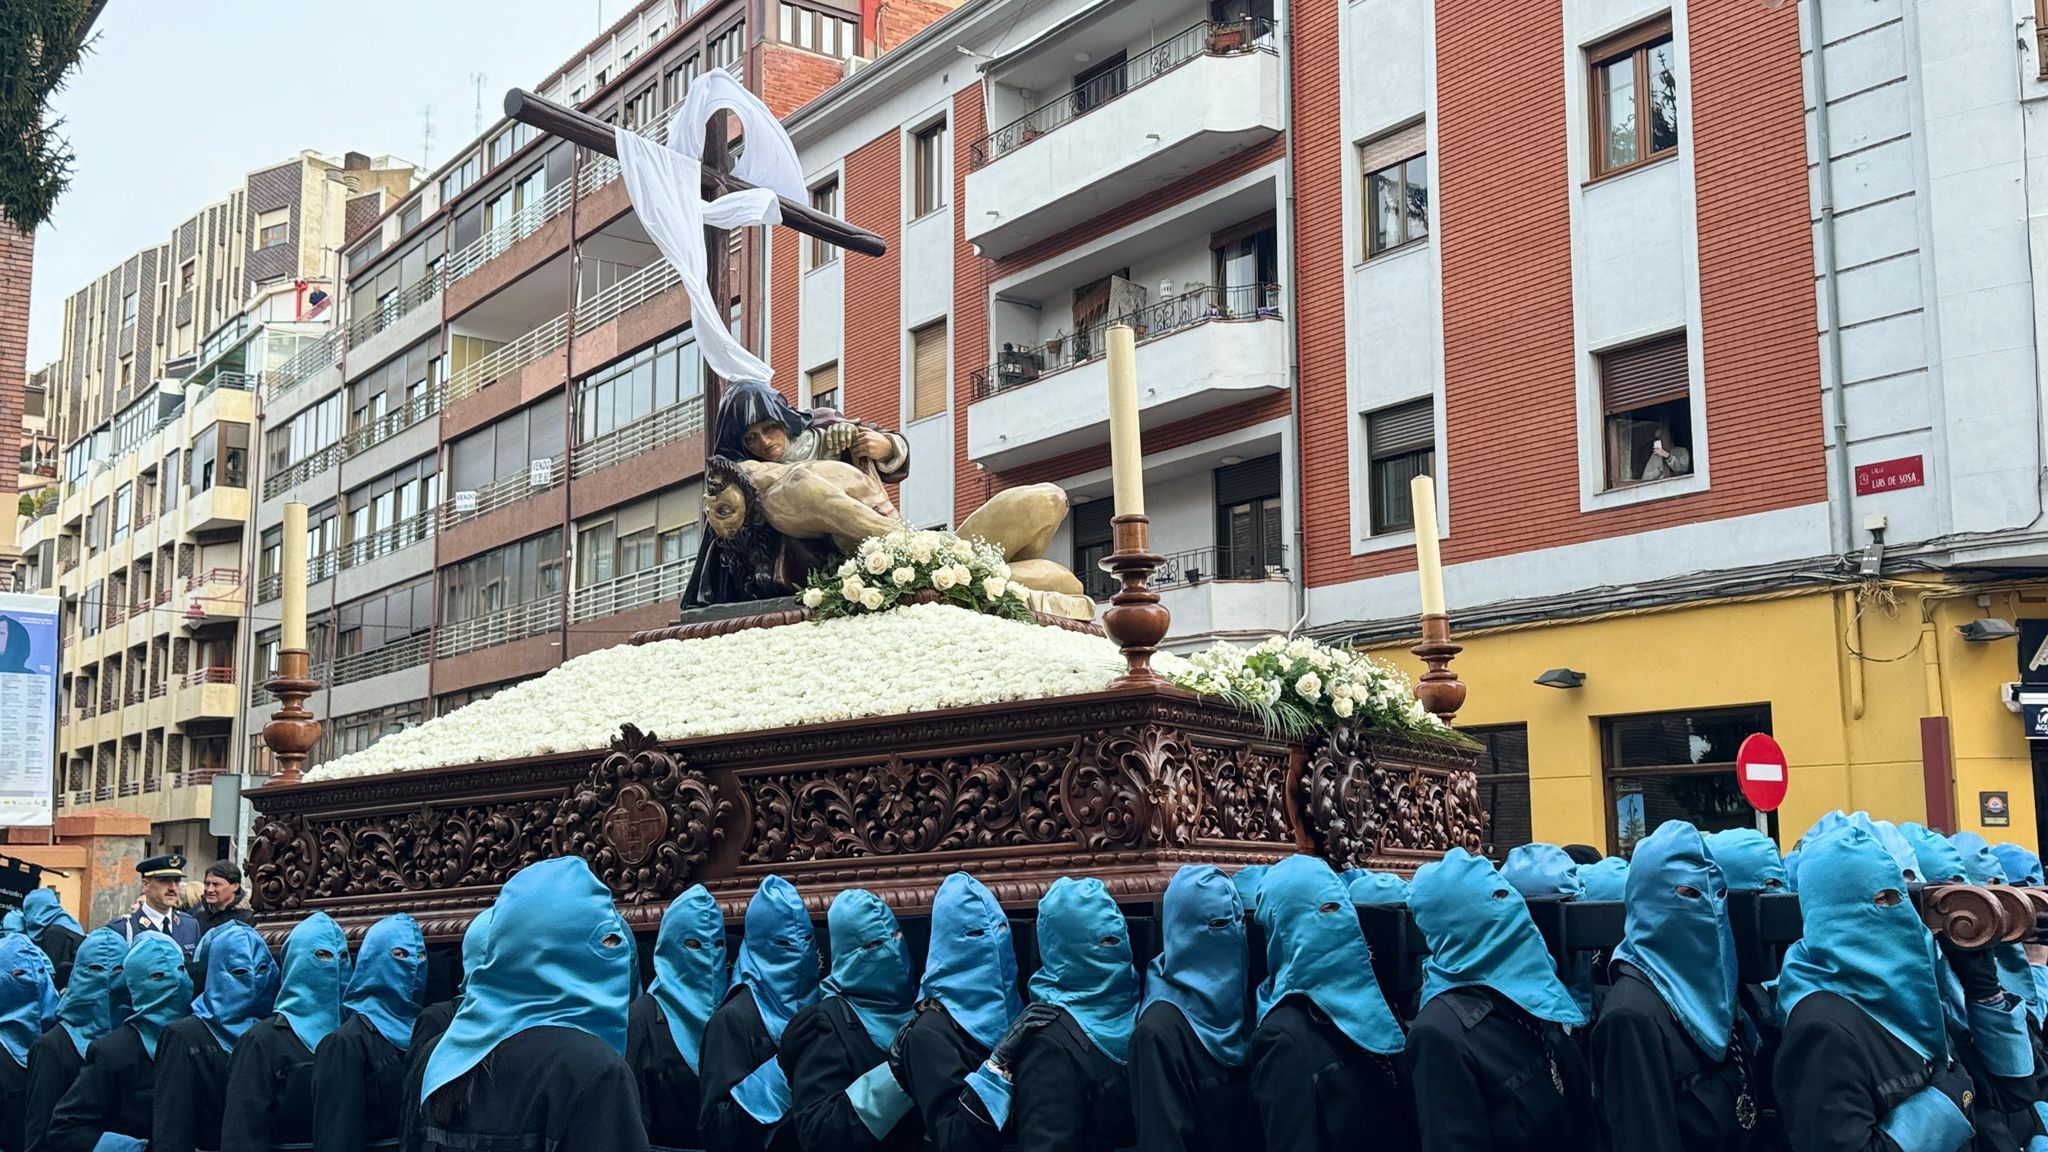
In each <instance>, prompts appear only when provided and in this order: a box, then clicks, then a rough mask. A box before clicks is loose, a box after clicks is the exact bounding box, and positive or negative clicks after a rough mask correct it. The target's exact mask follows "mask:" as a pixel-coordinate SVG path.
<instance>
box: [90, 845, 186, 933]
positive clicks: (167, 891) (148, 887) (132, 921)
mask: <svg viewBox="0 0 2048 1152" xmlns="http://www.w3.org/2000/svg"><path fill="white" fill-rule="evenodd" d="M135 871H137V872H138V873H140V874H141V875H142V899H140V900H138V901H136V902H135V908H134V910H133V911H131V912H129V913H128V914H127V915H126V916H122V917H120V918H118V919H116V920H115V921H114V922H113V923H112V924H110V925H108V927H110V928H112V929H113V930H114V931H116V932H119V933H120V934H121V938H122V939H124V940H127V941H128V942H129V943H131V944H132V943H134V942H135V938H136V937H138V936H140V935H142V934H143V933H145V932H161V933H163V934H164V935H166V936H169V937H170V938H171V939H172V940H174V941H176V942H177V945H178V947H179V948H180V949H181V950H183V951H184V953H185V958H186V959H187V960H190V959H191V958H192V951H193V949H195V948H197V947H198V946H199V921H198V920H196V919H194V918H193V917H191V916H188V915H186V914H185V913H183V912H180V911H178V885H179V884H180V883H182V882H183V881H184V879H185V857H184V856H183V855H182V854H180V853H177V852H167V853H165V854H164V855H162V856H151V857H150V858H149V859H147V860H144V861H143V862H141V863H140V864H137V865H136V866H135Z"/></svg>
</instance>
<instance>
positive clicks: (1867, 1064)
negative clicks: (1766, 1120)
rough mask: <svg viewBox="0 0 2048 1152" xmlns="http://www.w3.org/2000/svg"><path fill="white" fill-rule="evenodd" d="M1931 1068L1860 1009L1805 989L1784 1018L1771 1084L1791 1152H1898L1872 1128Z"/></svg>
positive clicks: (1926, 1081)
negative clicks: (1804, 994) (1776, 1092)
mask: <svg viewBox="0 0 2048 1152" xmlns="http://www.w3.org/2000/svg"><path fill="white" fill-rule="evenodd" d="M1937 1071H1938V1069H1937V1068H1936V1066H1935V1065H1934V1064H1933V1063H1932V1062H1930V1061H1927V1060H1923V1059H1921V1058H1920V1054H1919V1053H1917V1052H1915V1051H1913V1050H1912V1049H1911V1048H1909V1047H1907V1046H1906V1044H1905V1042H1904V1041H1902V1040H1900V1039H1899V1038H1898V1037H1896V1036H1894V1035H1892V1034H1891V1033H1890V1032H1887V1031H1885V1029H1884V1026H1883V1025H1881V1024H1879V1023H1878V1022H1877V1021H1875V1020H1873V1019H1871V1018H1870V1016H1869V1014H1868V1013H1866V1012H1864V1011H1863V1010H1862V1009H1861V1008H1858V1007H1856V1006H1855V1005H1854V1004H1852V1003H1850V1002H1849V1001H1848V1000H1845V999H1843V998H1842V997H1840V996H1837V995H1835V994H1834V993H1832V992H1811V993H1808V994H1807V995H1806V996H1805V997H1804V998H1802V999H1801V1000H1800V1001H1799V1003H1798V1005H1797V1006H1796V1007H1794V1008H1793V1009H1792V1014H1791V1016H1790V1017H1789V1018H1787V1019H1786V1021H1785V1034H1784V1039H1783V1040H1782V1041H1781V1042H1780V1046H1779V1049H1778V1061H1777V1064H1776V1066H1775V1067H1774V1069H1773V1072H1772V1079H1773V1080H1774V1081H1775V1082H1776V1085H1777V1090H1778V1106H1779V1109H1780V1111H1781V1114H1782V1116H1783V1117H1784V1121H1785V1134H1786V1136H1787V1137H1788V1140H1789V1142H1790V1144H1791V1146H1792V1148H1793V1150H1794V1152H1897V1149H1898V1146H1897V1145H1896V1144H1894V1143H1893V1142H1892V1139H1891V1137H1889V1136H1886V1135H1884V1134H1883V1133H1882V1132H1880V1131H1879V1130H1878V1126H1879V1125H1881V1124H1883V1123H1884V1121H1885V1118H1886V1117H1887V1116H1890V1115H1891V1111H1892V1109H1893V1108H1896V1107H1897V1106H1898V1105H1899V1103H1900V1102H1901V1101H1904V1100H1905V1099H1907V1098H1908V1097H1911V1096H1913V1095H1915V1094H1917V1093H1918V1092H1920V1091H1921V1090H1922V1089H1924V1088H1926V1087H1928V1086H1929V1085H1930V1084H1932V1083H1933V1082H1934V1079H1935V1075H1936V1073H1937Z"/></svg>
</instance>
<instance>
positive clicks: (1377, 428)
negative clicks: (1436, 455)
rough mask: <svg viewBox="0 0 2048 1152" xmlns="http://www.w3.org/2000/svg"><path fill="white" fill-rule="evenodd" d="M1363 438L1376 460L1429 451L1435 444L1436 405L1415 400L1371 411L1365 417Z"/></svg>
mask: <svg viewBox="0 0 2048 1152" xmlns="http://www.w3.org/2000/svg"><path fill="white" fill-rule="evenodd" d="M1365 439H1366V450H1367V451H1368V452H1369V453H1370V454H1371V455H1372V457H1373V459H1375V460H1377V459H1379V458H1380V457H1382V456H1405V455H1407V454H1408V453H1410V452H1427V451H1430V450H1431V449H1433V448H1435V447H1436V411H1435V405H1434V404H1432V403H1431V402H1430V401H1428V400H1417V401H1415V402H1414V403H1412V404H1402V405H1400V406H1398V407H1395V408H1385V409H1382V410H1380V411H1378V412H1374V413H1372V414H1370V415H1368V416H1367V417H1366V418H1365Z"/></svg>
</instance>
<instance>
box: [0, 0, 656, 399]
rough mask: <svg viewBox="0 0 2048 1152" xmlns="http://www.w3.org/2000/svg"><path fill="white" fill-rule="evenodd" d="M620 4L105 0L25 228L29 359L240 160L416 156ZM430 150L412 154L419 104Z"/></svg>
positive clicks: (487, 108) (231, 180)
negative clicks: (66, 167) (52, 174)
mask: <svg viewBox="0 0 2048 1152" xmlns="http://www.w3.org/2000/svg"><path fill="white" fill-rule="evenodd" d="M628 3H629V0H601V2H600V0H353V2H352V3H347V4H338V3H317V2H315V3H290V2H287V0H111V3H109V4H108V5H107V9H106V12H105V13H104V14H103V15H102V16H101V17H100V22H99V25H98V31H99V39H98V41H97V42H96V43H95V45H94V51H93V53H92V54H91V55H90V56H88V57H87V58H86V61H85V65H84V67H83V68H82V69H80V70H79V72H78V73H77V74H76V75H75V77H74V78H73V80H72V81H71V86H70V87H69V88H68V89H66V90H65V91H64V92H62V93H60V94H58V96H57V98H56V100H55V101H54V108H55V112H56V115H58V116H60V117H62V118H63V120H64V127H63V132H64V133H65V135H66V136H67V137H69V139H70V141H71V145H72V149H73V151H74V152H76V154H77V157H78V163H77V168H76V170H75V172H74V174H73V177H72V182H71V190H70V191H69V192H67V193H65V195H64V197H63V199H62V200H60V201H59V202H58V204H57V211H56V215H55V216H54V218H53V219H52V220H51V221H50V223H48V224H46V225H44V226H43V228H42V230H41V231H40V232H38V233H37V235H36V267H35V291H34V300H33V306H32V309H31V313H30V321H29V368H30V370H34V369H36V368H38V367H41V366H42V365H43V364H44V363H46V362H48V361H49V360H51V359H53V358H55V356H56V355H57V351H58V348H59V345H60V344H61V343H62V340H63V334H64V333H63V326H64V299H65V297H67V296H70V295H71V294H72V293H73V292H76V291H78V290H79V289H80V288H83V287H84V286H85V285H86V284H88V283H90V282H91V281H92V280H94V279H95V278H97V277H98V276H99V275H100V274H101V273H103V272H105V271H106V270H107V269H109V268H112V267H113V266H115V265H116V264H119V263H120V262H121V261H123V260H125V259H127V258H128V256H129V255H130V254H132V253H134V252H135V251H137V250H138V249H141V248H146V247H148V246H150V245H152V244H159V243H162V242H164V241H165V240H167V239H168V238H169V236H170V230H171V228H172V226H173V225H175V224H177V223H178V222H179V221H181V220H184V219H185V218H187V217H189V216H191V215H192V214H193V213H194V212H196V211H197V210H198V209H199V208H200V207H201V206H203V205H206V204H210V203H213V202H214V201H216V200H220V199H223V198H225V197H226V195H227V194H228V192H229V191H230V190H232V189H235V188H238V187H240V186H241V181H242V177H243V176H244V175H245V174H247V173H248V172H250V171H252V170H254V169H256V168H261V167H264V166H266V165H269V164H273V163H276V162H277V161H280V160H284V159H288V158H290V157H292V156H296V155H297V154H298V153H299V152H300V151H301V150H302V149H311V150H313V151H316V152H319V153H321V154H322V155H326V156H333V157H338V156H340V155H341V154H342V153H343V152H348V151H356V152H365V153H368V154H369V155H372V156H382V155H392V156H398V157H402V158H403V159H406V160H409V161H412V162H414V163H417V164H420V165H421V167H422V168H424V169H427V170H431V169H433V168H435V167H437V166H439V165H440V164H441V163H442V162H443V161H445V160H447V159H448V158H449V157H450V156H451V155H452V154H453V152H454V150H455V149H456V148H459V147H461V146H462V145H463V144H465V143H467V142H469V141H470V140H473V139H475V138H476V132H475V125H476V88H475V87H474V85H472V84H471V82H470V76H471V74H472V73H476V72H481V73H483V74H485V75H486V76H487V77H489V79H488V80H487V81H486V82H485V84H484V88H483V91H484V123H485V124H489V123H491V122H492V120H493V119H494V118H495V117H496V116H497V115H498V113H497V111H496V110H497V108H498V107H499V104H500V101H501V99H502V98H503V96H504V93H505V90H506V89H507V88H512V87H530V86H533V85H537V84H538V83H539V82H540V81H541V79H542V78H543V77H545V76H546V75H547V74H548V73H549V72H551V71H553V70H554V69H555V68H556V67H558V66H560V65H561V64H562V63H564V62H565V61H566V59H567V58H568V56H569V54H570V53H572V52H574V51H576V50H577V49H579V48H581V47H583V45H585V44H586V43H588V42H589V41H590V40H591V39H592V38H593V37H595V36H596V35H597V33H598V31H599V30H600V28H601V27H602V25H601V24H600V22H599V21H600V18H602V19H604V20H614V21H615V20H618V19H619V18H620V17H622V16H624V15H625V13H626V12H627V10H628ZM427 108H432V109H433V125H434V135H433V146H432V148H431V149H428V150H425V151H423V148H422V144H423V140H422V126H423V112H424V110H425V109H427Z"/></svg>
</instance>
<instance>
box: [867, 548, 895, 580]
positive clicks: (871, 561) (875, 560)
mask: <svg viewBox="0 0 2048 1152" xmlns="http://www.w3.org/2000/svg"><path fill="white" fill-rule="evenodd" d="M865 564H866V566H867V570H868V571H869V572H871V573H873V574H874V575H876V576H880V575H881V574H882V573H884V572H887V571H888V570H889V554H888V553H887V552H883V551H880V550H876V551H873V552H870V553H868V555H867V560H866V561H865Z"/></svg>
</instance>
